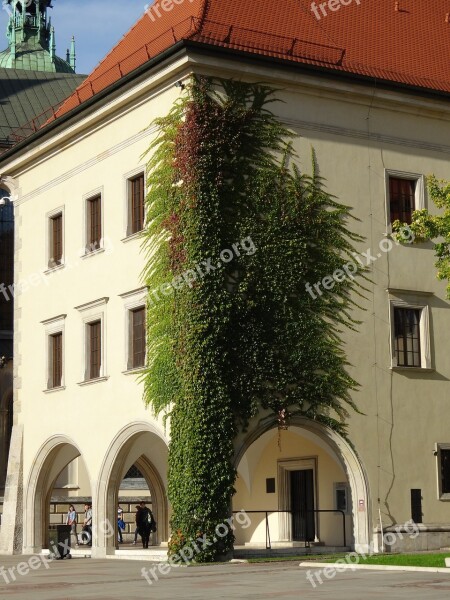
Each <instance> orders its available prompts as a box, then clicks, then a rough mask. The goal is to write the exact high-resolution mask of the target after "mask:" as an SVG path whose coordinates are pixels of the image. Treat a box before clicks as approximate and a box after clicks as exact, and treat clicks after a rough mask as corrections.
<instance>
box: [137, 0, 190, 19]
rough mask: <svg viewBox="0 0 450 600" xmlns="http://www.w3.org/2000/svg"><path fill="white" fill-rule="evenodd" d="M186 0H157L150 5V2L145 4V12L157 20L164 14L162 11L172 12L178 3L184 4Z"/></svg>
mask: <svg viewBox="0 0 450 600" xmlns="http://www.w3.org/2000/svg"><path fill="white" fill-rule="evenodd" d="M185 1H186V0H161V1H160V0H157V1H156V2H155V3H154V4H152V5H151V6H150V4H146V5H145V6H144V9H145V12H146V14H147V15H148V17H149V18H150V19H151V20H152V21H153V22H155V21H156V19H157V18H158V19H159V18H160V17H161V16H162V14H161V11H163V12H170V11H171V10H173V9H174V8H175V6H176V5H177V4H183V2H185ZM188 1H189V2H191V3H192V2H194V0H188Z"/></svg>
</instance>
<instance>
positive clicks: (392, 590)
mask: <svg viewBox="0 0 450 600" xmlns="http://www.w3.org/2000/svg"><path fill="white" fill-rule="evenodd" d="M34 558H35V561H34V563H33V568H34V570H30V572H29V573H28V574H24V575H17V567H18V564H19V563H21V562H26V561H28V560H29V557H7V556H0V565H1V566H3V569H2V570H1V575H0V598H2V599H3V598H5V599H8V598H11V600H13V599H14V600H22V599H23V600H25V599H26V600H30V599H33V600H52V599H55V600H56V599H58V600H112V599H115V598H117V599H120V600H137V599H139V600H140V599H143V598H158V599H159V600H168V599H170V600H175V599H177V600H178V599H179V598H188V599H190V598H196V599H203V598H204V599H206V598H208V599H214V600H215V599H216V598H217V599H222V598H223V599H228V598H239V599H243V600H244V599H255V600H256V599H263V598H284V599H286V600H291V599H292V600H293V599H294V598H295V599H296V600H298V598H315V599H317V600H319V599H320V600H321V599H326V600H328V599H329V600H336V599H337V600H361V598H365V599H370V598H387V599H389V600H397V599H399V600H400V599H405V600H411V599H415V598H417V600H419V599H420V600H422V599H423V598H424V597H426V598H427V600H442V598H446V597H447V598H448V597H449V594H450V574H449V575H446V574H440V573H438V574H435V573H402V572H386V571H357V572H346V573H340V574H337V576H336V577H335V578H334V579H333V580H330V581H325V582H324V583H323V585H321V586H318V587H316V588H315V589H314V588H313V587H312V586H311V584H310V583H309V582H308V581H307V579H306V573H307V569H303V568H300V567H299V566H298V563H297V562H293V563H272V564H267V563H266V564H233V565H217V566H210V567H192V568H184V567H182V568H176V569H172V570H171V571H170V572H169V573H168V574H166V575H164V576H161V575H159V577H160V579H159V581H157V582H155V583H153V584H152V585H151V586H150V585H149V584H148V583H147V582H146V580H145V579H144V578H143V577H142V575H141V569H142V568H143V567H146V568H152V567H154V566H155V564H152V563H148V562H141V561H139V562H138V561H131V560H91V559H82V558H76V559H73V560H68V561H67V560H66V561H54V562H52V563H50V564H49V565H47V567H48V568H46V566H45V564H43V563H41V564H40V566H38V565H39V563H38V560H39V561H40V559H38V557H34ZM30 564H31V563H30ZM13 568H14V570H12V569H13ZM9 569H10V570H12V571H10V570H9ZM19 569H20V570H21V571H24V570H26V569H24V567H23V566H22V567H19ZM11 572H12V573H13V574H14V576H15V577H16V581H10V583H6V582H5V577H7V578H8V579H11Z"/></svg>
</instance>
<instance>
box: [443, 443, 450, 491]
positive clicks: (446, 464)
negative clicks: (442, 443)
mask: <svg viewBox="0 0 450 600" xmlns="http://www.w3.org/2000/svg"><path fill="white" fill-rule="evenodd" d="M441 479H442V493H443V494H450V449H449V450H441Z"/></svg>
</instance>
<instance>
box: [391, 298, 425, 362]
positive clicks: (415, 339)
mask: <svg viewBox="0 0 450 600" xmlns="http://www.w3.org/2000/svg"><path fill="white" fill-rule="evenodd" d="M421 312H422V311H421V310H420V309H417V308H400V307H396V308H394V329H395V331H394V339H395V356H396V359H397V366H398V367H421V366H422V360H421V348H420V317H421Z"/></svg>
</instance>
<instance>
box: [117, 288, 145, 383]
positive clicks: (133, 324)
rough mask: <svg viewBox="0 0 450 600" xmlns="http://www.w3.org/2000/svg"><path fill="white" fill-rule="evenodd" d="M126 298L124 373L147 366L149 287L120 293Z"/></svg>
mask: <svg viewBox="0 0 450 600" xmlns="http://www.w3.org/2000/svg"><path fill="white" fill-rule="evenodd" d="M120 297H121V298H122V299H123V300H124V317H125V318H124V336H125V337H124V340H125V344H124V345H125V348H126V352H125V354H124V362H123V366H124V371H123V372H124V374H128V373H130V374H131V373H133V370H134V369H140V368H142V367H143V366H145V355H146V309H145V303H146V299H147V288H139V289H137V290H133V291H131V292H125V294H120Z"/></svg>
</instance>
